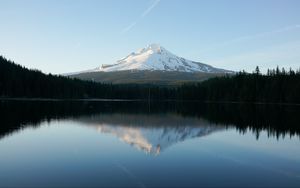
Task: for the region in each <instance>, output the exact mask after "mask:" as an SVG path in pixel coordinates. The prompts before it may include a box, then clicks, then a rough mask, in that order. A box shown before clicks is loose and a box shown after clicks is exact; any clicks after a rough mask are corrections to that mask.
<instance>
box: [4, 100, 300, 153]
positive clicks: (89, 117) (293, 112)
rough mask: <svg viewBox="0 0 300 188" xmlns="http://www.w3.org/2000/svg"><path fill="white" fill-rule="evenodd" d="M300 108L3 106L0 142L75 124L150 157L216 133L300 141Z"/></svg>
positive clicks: (181, 104) (11, 103)
mask: <svg viewBox="0 0 300 188" xmlns="http://www.w3.org/2000/svg"><path fill="white" fill-rule="evenodd" d="M299 114H300V107H299V106H287V105H255V104H213V103H197V102H174V101H173V102H158V101H156V102H153V103H151V104H150V103H148V102H141V101H136V102H133V101H131V102H126V101H123V102H120V101H119V102H113V101H106V102H99V101H98V102H97V101H92V102H88V101H0V121H1V123H0V126H1V127H0V128H1V129H0V139H1V138H2V137H4V136H8V135H10V134H13V133H15V132H16V131H19V130H22V129H23V128H25V127H36V126H39V125H40V124H41V122H44V121H49V122H50V121H52V120H64V119H73V120H75V121H82V122H84V123H86V124H89V125H93V126H95V128H96V129H98V130H100V131H101V132H105V133H110V134H113V135H116V136H117V137H119V138H120V139H122V140H123V141H124V142H127V143H129V144H132V145H134V146H135V147H137V148H140V149H142V150H145V151H146V152H149V153H157V152H158V151H159V152H161V151H162V150H164V149H165V148H167V147H169V146H170V145H172V144H173V143H176V142H179V141H183V140H185V139H188V138H194V137H200V136H204V135H207V134H210V133H212V132H214V131H217V130H221V129H226V128H228V127H230V128H235V129H236V130H237V131H239V132H240V133H241V134H244V133H246V132H247V131H249V130H250V131H252V132H254V133H255V135H256V138H257V139H259V135H260V132H261V131H267V133H268V136H271V137H277V138H279V137H284V136H286V135H287V136H295V135H297V136H299V135H300V126H299V118H298V117H299Z"/></svg>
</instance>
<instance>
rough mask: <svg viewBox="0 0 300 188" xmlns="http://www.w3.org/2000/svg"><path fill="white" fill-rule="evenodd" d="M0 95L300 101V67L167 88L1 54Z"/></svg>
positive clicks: (57, 97) (235, 75)
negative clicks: (41, 66) (52, 68)
mask: <svg viewBox="0 0 300 188" xmlns="http://www.w3.org/2000/svg"><path fill="white" fill-rule="evenodd" d="M0 97H1V98H47V99H48V98H49V99H90V98H93V99H94V98H97V99H129V100H183V101H185V100H187V101H191V100H197V101H205V102H206V101H210V102H250V103H297V104H300V71H299V70H297V71H294V70H292V69H290V70H285V69H284V68H282V69H280V68H279V67H277V68H276V69H274V70H273V69H272V70H268V71H267V74H262V73H261V72H260V70H259V67H257V68H256V69H255V71H253V73H246V72H245V71H243V72H239V73H236V74H234V75H225V76H219V77H215V78H210V79H207V80H205V81H203V82H195V83H186V84H178V85H176V86H172V87H170V86H162V85H157V84H107V83H105V84H104V83H98V82H93V81H83V80H79V79H75V78H68V77H64V76H59V75H52V74H44V73H42V72H41V71H39V70H30V69H28V68H25V67H23V66H21V65H18V64H16V63H14V62H13V61H11V60H8V59H6V58H4V57H3V56H0Z"/></svg>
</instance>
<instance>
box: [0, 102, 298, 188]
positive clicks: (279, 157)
mask: <svg viewBox="0 0 300 188" xmlns="http://www.w3.org/2000/svg"><path fill="white" fill-rule="evenodd" d="M298 116H299V107H297V106H276V105H271V106H268V105H267V106H265V105H237V104H205V103H194V102H193V103H175V102H165V103H162V102H161V103H152V104H150V105H149V104H148V103H144V102H58V101H57V102H37V101H32V102H25V101H19V102H17V101H14V102H13V101H11V102H8V101H4V102H0V121H1V123H0V124H1V129H0V166H1V168H0V174H1V175H0V187H62V186H65V187H113V186H115V187H244V186H249V187H255V186H265V187H299V185H300V178H299V177H300V176H299V174H300V158H299V156H300V150H299V135H300V134H299V133H300V131H299V130H300V129H299V127H300V126H299V119H298ZM249 131H250V132H249ZM282 137H284V139H282ZM289 137H293V138H289ZM144 153H147V154H149V155H146V154H144ZM152 156H156V157H152Z"/></svg>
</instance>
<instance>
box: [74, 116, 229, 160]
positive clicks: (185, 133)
mask: <svg viewBox="0 0 300 188" xmlns="http://www.w3.org/2000/svg"><path fill="white" fill-rule="evenodd" d="M78 121H80V122H83V123H84V125H85V126H90V127H93V128H95V129H96V130H98V131H99V132H100V133H106V134H111V135H114V136H116V137H117V138H119V139H120V140H122V141H123V142H125V143H127V144H130V145H132V146H134V147H135V148H137V149H139V150H142V151H144V152H146V153H148V154H151V155H158V154H160V153H161V152H162V151H164V150H166V149H167V148H168V147H170V146H172V145H174V144H176V143H178V142H183V141H185V140H187V139H192V138H197V137H203V136H206V135H209V134H211V133H213V132H216V131H220V130H223V129H224V128H225V127H224V126H220V125H215V124H211V123H209V122H208V121H206V120H203V119H198V118H189V117H182V116H178V115H175V114H164V115H141V114H139V115H130V114H127V115H124V114H111V115H97V116H93V117H92V118H87V117H86V118H80V119H78Z"/></svg>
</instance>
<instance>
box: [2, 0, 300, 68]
mask: <svg viewBox="0 0 300 188" xmlns="http://www.w3.org/2000/svg"><path fill="white" fill-rule="evenodd" d="M299 7H300V1H299V0H251V1H250V0H249V1H245V0H160V1H159V0H94V1H93V0H59V1H58V0H57V1H55V0H26V1H24V0H0V23H1V29H0V54H2V55H4V56H6V57H7V58H9V59H12V60H14V61H16V62H17V63H19V64H22V65H24V66H27V67H29V68H36V69H40V70H42V71H43V72H46V73H49V72H51V73H65V72H74V71H80V70H86V69H91V68H95V67H98V66H100V65H101V64H102V63H103V64H109V63H114V62H115V61H117V60H118V59H121V58H123V57H124V56H126V55H127V54H129V53H130V52H132V51H136V50H137V49H140V48H143V47H145V46H147V45H148V44H150V43H159V44H161V45H162V46H164V47H165V48H166V49H168V50H169V51H171V52H173V53H175V54H176V55H179V56H182V57H184V58H187V59H190V60H194V61H200V62H203V63H207V64H211V65H214V66H217V67H221V68H226V69H231V70H242V69H245V70H246V71H252V70H254V68H255V66H256V65H259V66H260V67H261V69H262V70H265V69H266V68H268V67H271V68H274V67H276V66H277V65H279V66H284V67H287V68H288V67H292V68H299V67H300V11H299Z"/></svg>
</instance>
